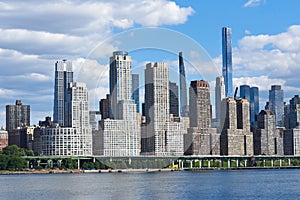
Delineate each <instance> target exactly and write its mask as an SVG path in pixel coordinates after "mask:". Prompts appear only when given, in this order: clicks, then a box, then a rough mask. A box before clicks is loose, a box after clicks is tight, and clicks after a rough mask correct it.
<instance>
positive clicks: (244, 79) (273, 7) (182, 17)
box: [0, 0, 300, 125]
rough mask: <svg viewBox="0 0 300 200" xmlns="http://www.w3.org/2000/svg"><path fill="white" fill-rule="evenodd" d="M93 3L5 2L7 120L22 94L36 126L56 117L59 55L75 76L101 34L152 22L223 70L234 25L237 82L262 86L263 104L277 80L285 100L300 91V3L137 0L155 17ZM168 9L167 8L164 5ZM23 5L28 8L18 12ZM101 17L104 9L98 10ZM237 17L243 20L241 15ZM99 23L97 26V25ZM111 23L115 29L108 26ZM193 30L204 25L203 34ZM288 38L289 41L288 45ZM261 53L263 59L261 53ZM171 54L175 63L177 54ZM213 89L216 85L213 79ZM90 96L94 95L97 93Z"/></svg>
mask: <svg viewBox="0 0 300 200" xmlns="http://www.w3.org/2000/svg"><path fill="white" fill-rule="evenodd" d="M253 2H254V3H253ZM93 3H94V4H91V3H85V4H84V3H83V2H80V1H78V2H76V3H73V2H67V1H64V2H57V4H51V3H50V4H48V3H47V4H46V3H40V4H38V5H36V4H34V3H33V2H32V1H27V2H26V4H25V3H21V2H19V1H9V2H4V3H2V4H1V5H0V9H1V10H2V11H3V12H2V13H3V17H2V18H1V20H0V25H1V27H0V28H1V31H0V34H1V36H2V37H1V42H0V44H1V45H0V49H1V51H0V59H1V75H2V76H3V79H2V82H1V88H0V89H1V94H2V96H3V98H2V99H1V102H0V103H1V105H2V106H1V109H0V122H1V125H4V124H5V105H7V104H11V103H13V102H14V101H15V100H16V99H21V100H22V102H24V103H25V104H28V105H31V111H32V116H31V122H32V123H33V124H37V123H38V120H41V119H43V118H44V117H45V116H52V114H53V113H52V110H53V101H52V99H53V97H52V95H53V85H54V81H53V80H54V79H53V70H52V69H53V63H55V61H56V60H60V59H68V60H71V61H73V62H74V77H76V75H77V74H78V70H79V67H78V66H80V64H81V63H82V62H83V61H85V60H86V59H87V58H88V56H87V55H88V52H90V50H91V49H92V48H93V47H95V46H96V45H97V44H98V43H99V42H101V41H103V39H105V38H107V37H110V36H113V35H115V34H118V33H121V32H123V31H124V30H130V29H132V28H143V27H149V26H154V27H162V28H169V29H171V30H174V31H178V32H181V33H182V34H185V35H187V36H189V37H191V38H193V39H194V40H195V41H196V42H198V43H199V44H200V45H202V46H203V47H204V49H206V51H207V52H208V54H209V55H210V56H211V57H212V59H213V60H214V62H215V63H216V67H217V69H218V70H221V57H220V55H221V37H220V29H221V27H224V26H226V27H227V26H228V27H230V28H231V29H232V34H233V35H232V47H233V71H234V74H233V82H234V83H235V86H236V85H237V86H239V85H242V84H247V85H251V86H259V89H260V93H261V94H260V96H261V102H260V105H261V106H263V105H264V103H265V101H266V100H267V99H268V90H269V89H270V85H271V84H273V83H274V84H278V85H282V88H283V90H284V91H285V92H284V94H285V101H288V99H290V98H291V97H293V96H294V95H295V94H297V93H299V88H298V87H297V85H298V84H299V83H298V81H297V78H295V74H297V73H295V72H296V70H297V66H299V60H298V59H297V57H298V56H297V55H299V48H298V47H297V45H296V44H297V43H296V42H293V41H294V40H296V39H297V38H298V37H299V35H300V34H299V32H300V31H299V26H298V24H297V21H298V20H297V19H298V16H297V14H296V13H297V9H296V8H297V4H299V3H298V2H294V1H293V2H292V1H287V3H285V4H280V3H279V2H271V1H268V0H267V1H247V0H245V1H240V2H231V4H230V5H227V4H226V2H220V1H210V2H204V1H203V2H199V3H198V2H197V3H196V2H186V1H166V0H160V1H157V2H156V3H153V5H150V4H145V5H141V4H140V3H137V2H134V1H132V2H131V4H132V6H133V9H134V8H136V7H140V10H146V9H147V8H152V10H151V9H150V10H151V11H147V12H148V13H149V16H153V17H154V16H155V15H154V13H155V12H154V11H157V12H158V13H159V14H158V15H157V16H155V17H154V18H151V17H150V18H148V19H146V17H143V15H142V14H141V13H139V12H138V13H135V14H129V13H128V12H126V11H124V12H123V13H119V14H117V13H115V12H113V11H111V10H110V9H109V8H108V7H106V6H105V5H103V2H101V1H99V2H93ZM56 5H61V6H59V7H61V8H65V9H69V11H70V12H68V13H66V12H65V9H63V10H61V9H53V8H54V7H55V6H56ZM109 5H111V6H112V7H113V6H115V3H109ZM158 5H159V6H158ZM215 5H218V7H220V8H221V7H222V8H224V9H227V10H228V13H234V14H228V15H227V16H224V15H222V17H220V16H221V13H222V12H221V10H220V9H219V8H216V7H215ZM36 6H38V7H39V8H40V9H39V10H40V11H36V12H32V11H33V10H35V9H34V8H36ZM99 6H100V7H101V8H102V9H103V10H107V11H109V12H108V13H111V14H109V18H110V19H111V20H110V21H109V22H108V21H105V20H100V17H99V15H97V14H95V15H94V14H90V13H96V12H90V11H92V10H94V9H97V7H99ZM156 6H158V7H156ZM82 7H84V8H85V10H86V12H80V18H81V20H73V19H77V17H76V15H77V14H78V12H77V11H78V9H80V10H82V9H81V8H82ZM162 7H163V8H165V9H164V10H163V9H161V8H162ZM278 7H280V10H281V12H280V13H278V12H277V10H278ZM155 8H156V9H155ZM21 9H22V10H23V11H24V12H18V11H21ZM98 10H99V9H98ZM100 10H101V9H100ZM162 10H163V12H162ZM287 11H288V12H287ZM275 12H276V15H275ZM162 13H169V16H174V18H172V19H170V18H169V16H168V17H164V15H162ZM75 14H76V15H75ZM99 14H100V15H101V14H103V13H102V12H99ZM212 15H213V16H214V17H212ZM236 15H238V16H239V17H238V18H237V17H236ZM47 16H56V18H55V20H53V21H49V20H47V19H48V18H47ZM270 16H272V17H270ZM16 19H18V20H16ZM37 19H39V21H38V20H37ZM70 19H72V20H70ZM208 19H209V24H208V23H207V22H208ZM247 19H251V20H247ZM275 21H276V24H275ZM41 22H42V23H41ZM93 22H95V23H93ZM111 22H112V23H111ZM241 22H243V23H241ZM254 22H255V23H254ZM93 24H96V25H95V26H93ZM109 24H112V26H108V25H109ZM266 25H268V26H266ZM192 27H193V28H192ZM195 27H203V29H201V34H199V33H200V32H199V29H197V28H195ZM92 33H94V34H92ZM12 36H14V37H12ZM289 40H290V41H291V43H289V44H287V43H284V42H283V41H289ZM79 47H80V48H79ZM115 48H117V49H118V46H117V45H115V44H114V45H113V46H108V47H107V48H106V49H107V50H106V51H108V52H103V53H104V54H106V55H108V54H110V53H111V52H112V51H113V50H115ZM122 50H126V49H122ZM134 53H135V54H136V55H137V56H135V55H133V56H134V57H135V60H134V61H133V64H134V65H139V63H141V62H142V61H143V57H142V56H141V55H138V52H134ZM176 53H178V52H176ZM183 53H184V55H185V56H186V57H187V58H188V59H189V60H192V59H191V55H190V52H185V51H183ZM262 55H265V56H264V57H262ZM101 56H103V54H102V55H100V57H101ZM164 56H165V55H159V54H153V53H152V54H150V55H149V56H148V57H147V58H146V61H151V60H163V59H164ZM251 58H260V59H254V60H253V59H251ZM166 59H167V61H169V62H172V59H173V58H172V57H171V58H170V59H169V58H166ZM250 59H251V60H250ZM174 60H175V59H174ZM144 61H145V60H144ZM250 61H251V62H250ZM177 63H178V62H177ZM168 65H169V63H168ZM169 66H170V65H169ZM174 66H175V64H174ZM253 69H255V70H253ZM270 69H272V70H270ZM280 69H285V70H284V73H278V72H280V71H279V70H280ZM186 73H187V76H189V75H190V74H191V72H190V71H188V70H186ZM189 81H190V80H189ZM189 81H188V82H189ZM211 86H212V87H213V85H212V84H211ZM106 89H108V87H106ZM32 91H34V92H32ZM103 93H104V92H103ZM91 95H94V94H93V93H91Z"/></svg>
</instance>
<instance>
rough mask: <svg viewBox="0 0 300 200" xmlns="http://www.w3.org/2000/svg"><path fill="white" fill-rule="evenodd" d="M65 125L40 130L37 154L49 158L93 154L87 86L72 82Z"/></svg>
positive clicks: (69, 89) (68, 94)
mask: <svg viewBox="0 0 300 200" xmlns="http://www.w3.org/2000/svg"><path fill="white" fill-rule="evenodd" d="M65 109H66V111H65V116H64V119H65V126H67V127H49V128H45V127H43V128H40V129H38V131H37V141H36V142H37V143H38V144H39V147H38V153H39V154H41V155H48V156H90V155H92V128H91V126H90V123H89V108H88V91H87V87H86V84H85V83H70V84H69V88H68V93H67V99H66V104H65Z"/></svg>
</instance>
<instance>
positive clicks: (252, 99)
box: [240, 85, 259, 125]
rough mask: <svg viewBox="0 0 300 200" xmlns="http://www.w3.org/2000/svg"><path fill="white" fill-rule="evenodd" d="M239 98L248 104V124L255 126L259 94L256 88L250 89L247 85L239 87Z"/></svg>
mask: <svg viewBox="0 0 300 200" xmlns="http://www.w3.org/2000/svg"><path fill="white" fill-rule="evenodd" d="M240 97H241V98H243V99H247V100H248V101H249V103H250V122H251V125H255V121H257V119H256V118H257V116H258V113H259V93H258V87H250V86H249V85H241V86H240Z"/></svg>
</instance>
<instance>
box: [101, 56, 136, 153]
mask: <svg viewBox="0 0 300 200" xmlns="http://www.w3.org/2000/svg"><path fill="white" fill-rule="evenodd" d="M109 74H110V77H109V80H110V100H111V103H110V108H111V113H110V118H108V119H103V120H102V122H101V123H102V125H101V127H102V130H101V132H102V133H103V151H102V152H103V155H104V156H138V155H140V149H141V147H140V127H139V121H138V118H137V112H136V106H137V105H136V104H135V102H134V100H132V75H131V57H130V56H128V53H127V52H125V51H116V52H114V53H113V56H112V57H110V72H109Z"/></svg>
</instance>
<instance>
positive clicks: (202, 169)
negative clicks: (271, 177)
mask: <svg viewBox="0 0 300 200" xmlns="http://www.w3.org/2000/svg"><path fill="white" fill-rule="evenodd" d="M276 169H300V166H282V167H279V166H278V167H231V168H226V167H218V168H217V167H211V168H207V167H203V168H180V169H178V168H163V169H94V170H82V169H73V170H69V169H67V170H60V169H42V170H23V171H8V170H5V171H0V175H17V174H72V173H147V172H149V173H151V172H174V171H191V172H197V171H236V170H276Z"/></svg>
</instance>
